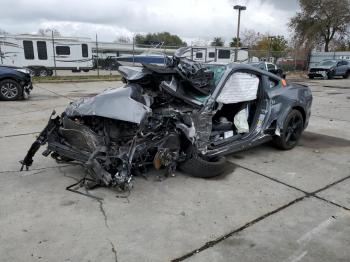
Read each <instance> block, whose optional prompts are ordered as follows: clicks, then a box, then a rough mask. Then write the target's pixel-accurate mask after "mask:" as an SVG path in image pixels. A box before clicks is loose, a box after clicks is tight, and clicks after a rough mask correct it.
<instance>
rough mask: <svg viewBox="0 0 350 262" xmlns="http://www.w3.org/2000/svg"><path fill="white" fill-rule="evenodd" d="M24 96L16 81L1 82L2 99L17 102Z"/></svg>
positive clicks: (0, 92)
mask: <svg viewBox="0 0 350 262" xmlns="http://www.w3.org/2000/svg"><path fill="white" fill-rule="evenodd" d="M21 95H22V88H21V86H20V85H19V84H18V83H17V82H16V81H14V80H11V79H6V80H3V81H1V82H0V98H1V99H3V100H7V101H13V100H17V99H18V98H19V97H20V96H21Z"/></svg>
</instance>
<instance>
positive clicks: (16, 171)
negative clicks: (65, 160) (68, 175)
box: [0, 164, 77, 174]
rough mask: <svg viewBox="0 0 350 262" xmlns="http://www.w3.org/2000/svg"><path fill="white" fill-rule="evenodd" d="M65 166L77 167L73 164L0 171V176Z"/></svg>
mask: <svg viewBox="0 0 350 262" xmlns="http://www.w3.org/2000/svg"><path fill="white" fill-rule="evenodd" d="M67 166H77V165H75V164H70V165H63V166H49V167H41V168H33V169H30V170H23V171H20V170H5V171H0V174H3V173H20V172H30V171H38V170H46V169H53V168H58V167H67Z"/></svg>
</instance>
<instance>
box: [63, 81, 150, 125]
mask: <svg viewBox="0 0 350 262" xmlns="http://www.w3.org/2000/svg"><path fill="white" fill-rule="evenodd" d="M141 90H142V88H141V87H140V86H139V85H136V84H129V85H126V86H125V87H122V88H116V89H107V90H105V91H104V92H102V93H101V94H99V95H97V96H94V97H89V98H83V99H80V100H77V101H75V102H73V103H71V104H70V105H69V106H68V107H67V108H66V110H65V113H66V114H67V116H69V117H75V116H80V117H81V116H101V117H106V118H111V119H115V120H122V121H127V122H132V123H137V124H139V123H141V121H142V119H143V118H144V117H145V116H146V115H147V114H148V113H151V112H152V109H151V108H150V104H151V99H150V97H149V96H147V95H142V94H141Z"/></svg>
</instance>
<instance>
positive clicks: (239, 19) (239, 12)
mask: <svg viewBox="0 0 350 262" xmlns="http://www.w3.org/2000/svg"><path fill="white" fill-rule="evenodd" d="M233 9H236V10H238V25H237V39H236V50H235V62H237V58H238V48H239V27H240V25H241V11H244V10H246V9H247V7H245V6H244V5H235V6H234V7H233Z"/></svg>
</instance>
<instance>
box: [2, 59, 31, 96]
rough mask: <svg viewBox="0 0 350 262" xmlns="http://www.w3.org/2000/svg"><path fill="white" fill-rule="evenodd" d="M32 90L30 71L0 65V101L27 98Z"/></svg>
mask: <svg viewBox="0 0 350 262" xmlns="http://www.w3.org/2000/svg"><path fill="white" fill-rule="evenodd" d="M32 89H33V85H32V80H31V76H30V71H29V70H28V69H26V68H21V67H15V66H4V65H0V100H7V101H12V100H18V99H23V98H25V97H27V96H28V95H29V94H30V91H31V90H32Z"/></svg>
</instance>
